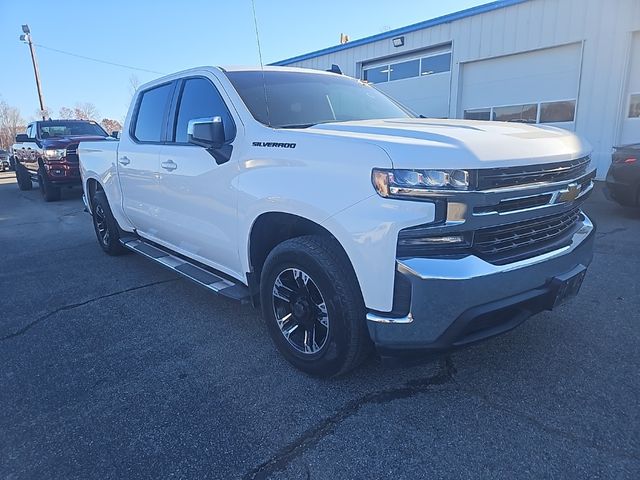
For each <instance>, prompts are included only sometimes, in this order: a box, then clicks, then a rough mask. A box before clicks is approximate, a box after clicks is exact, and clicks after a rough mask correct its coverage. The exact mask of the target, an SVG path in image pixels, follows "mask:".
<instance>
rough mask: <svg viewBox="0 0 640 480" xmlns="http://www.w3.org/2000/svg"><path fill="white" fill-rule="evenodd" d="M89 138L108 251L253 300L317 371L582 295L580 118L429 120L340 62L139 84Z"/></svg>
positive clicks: (84, 160) (83, 154)
mask: <svg viewBox="0 0 640 480" xmlns="http://www.w3.org/2000/svg"><path fill="white" fill-rule="evenodd" d="M78 152H79V156H80V171H81V176H82V184H83V188H84V199H85V201H86V206H87V209H88V211H89V212H90V213H91V214H92V215H93V219H94V226H95V229H96V234H97V238H98V241H99V242H100V244H101V247H102V248H103V250H105V251H106V252H107V253H110V254H112V253H114V252H113V251H112V248H115V245H116V243H115V241H116V239H118V240H119V245H120V246H121V247H123V248H126V249H128V250H132V251H135V252H137V253H139V254H141V255H144V256H146V257H147V258H149V259H151V260H153V261H154V262H157V263H158V264H160V265H163V266H165V267H167V268H169V269H171V270H173V271H174V272H176V273H178V274H180V275H183V276H185V277H187V278H189V279H191V280H192V281H194V282H196V283H198V284H200V285H202V286H204V287H206V288H207V289H209V290H210V291H212V292H216V293H218V294H220V295H224V296H226V297H229V298H233V299H236V300H240V301H247V302H252V303H253V304H254V305H255V306H259V307H260V308H261V310H262V316H263V318H264V321H265V323H266V329H267V331H268V332H269V334H270V336H271V338H272V339H273V342H274V344H275V345H276V347H277V348H278V350H279V351H280V352H281V353H282V355H283V356H284V358H286V359H287V360H288V361H289V362H290V363H291V364H293V365H294V366H295V367H297V368H299V369H300V370H303V371H305V372H307V373H310V374H313V375H319V376H336V375H341V374H344V373H346V372H348V371H349V370H351V369H353V368H355V367H356V366H357V365H358V364H359V363H360V362H362V360H363V359H364V358H365V357H366V355H367V353H368V352H370V351H371V350H372V347H374V348H375V349H376V350H377V351H378V352H379V353H380V354H382V355H385V356H388V355H405V354H409V355H415V354H424V353H425V352H435V351H443V350H448V349H451V348H456V347H461V346H464V345H468V344H470V343H474V342H476V341H479V340H483V339H486V338H489V337H492V336H494V335H497V334H500V333H503V332H506V331H508V330H510V329H512V328H514V327H515V326H517V325H518V324H519V323H521V322H522V321H524V320H525V319H526V318H527V317H529V316H531V315H533V314H535V313H537V312H539V311H541V310H545V309H548V310H550V309H552V308H554V307H555V306H556V305H558V304H559V303H560V302H563V301H565V300H566V299H568V298H570V297H571V296H573V295H575V294H576V293H577V291H578V289H579V288H580V285H581V282H582V280H583V278H584V275H585V272H586V269H587V267H588V265H589V263H590V262H591V257H592V247H593V237H594V235H593V233H594V226H593V225H592V223H591V222H590V220H589V218H588V217H587V216H586V215H585V214H584V213H583V212H582V210H581V208H580V207H581V205H582V203H583V202H584V200H585V199H586V198H587V196H588V194H589V192H590V191H591V190H592V188H593V182H592V180H593V178H594V174H595V172H594V169H593V168H592V166H591V161H590V147H589V145H588V144H586V143H585V142H584V141H582V140H581V139H580V138H578V137H577V136H575V134H573V133H571V132H568V131H566V130H562V129H559V128H553V127H544V128H543V127H537V126H534V125H526V124H521V123H502V122H478V121H464V120H452V119H448V120H441V119H427V118H417V117H416V116H415V115H414V114H412V113H411V112H409V111H407V110H406V109H405V108H403V107H402V106H401V105H399V104H397V103H396V102H395V101H393V100H392V99H390V98H389V97H387V96H385V95H384V94H383V93H381V92H380V91H378V90H376V88H375V87H374V86H372V85H370V84H366V83H363V82H360V81H358V80H355V79H352V78H349V77H346V76H342V75H337V74H334V73H329V72H318V71H312V70H305V69H295V68H280V67H266V68H264V70H263V69H252V68H248V69H238V68H229V69H227V68H214V67H204V68H198V69H193V70H188V71H185V72H181V73H177V74H174V75H169V76H167V77H164V78H161V79H159V80H156V81H154V82H151V83H149V84H146V85H144V86H142V87H141V88H140V89H139V91H138V92H136V95H135V97H134V99H133V101H132V104H131V108H130V109H129V113H128V116H127V120H126V122H125V126H124V130H123V133H122V135H121V137H120V139H119V140H118V141H117V142H115V141H114V142H82V143H80V146H79V149H78ZM238 328H241V326H240V325H239V326H238Z"/></svg>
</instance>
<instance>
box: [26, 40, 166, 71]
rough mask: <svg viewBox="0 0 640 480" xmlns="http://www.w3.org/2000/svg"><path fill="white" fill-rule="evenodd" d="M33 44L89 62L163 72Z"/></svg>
mask: <svg viewBox="0 0 640 480" xmlns="http://www.w3.org/2000/svg"><path fill="white" fill-rule="evenodd" d="M34 45H36V46H37V47H39V48H44V49H45V50H51V51H52V52H57V53H62V54H63V55H69V56H70V57H76V58H82V59H83V60H89V61H91V62H98V63H104V64H105V65H113V66H115V67H121V68H128V69H129V70H138V71H140V72H147V73H156V74H158V75H163V72H156V71H155V70H147V69H146V68H138V67H132V66H131V65H123V64H122V63H116V62H109V61H107V60H100V59H99V58H93V57H87V56H85V55H79V54H77V53H72V52H66V51H64V50H58V49H57V48H51V47H47V46H45V45H41V44H39V43H34Z"/></svg>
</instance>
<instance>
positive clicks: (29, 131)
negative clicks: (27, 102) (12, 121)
mask: <svg viewBox="0 0 640 480" xmlns="http://www.w3.org/2000/svg"><path fill="white" fill-rule="evenodd" d="M35 127H36V126H35V124H31V125H29V126H28V127H27V137H29V138H35V136H36V128H35Z"/></svg>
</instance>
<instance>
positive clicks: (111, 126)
mask: <svg viewBox="0 0 640 480" xmlns="http://www.w3.org/2000/svg"><path fill="white" fill-rule="evenodd" d="M100 125H102V128H104V129H105V130H106V131H107V133H112V132H120V131H121V130H122V125H121V124H120V122H119V121H117V120H112V119H111V118H103V119H102V121H101V122H100Z"/></svg>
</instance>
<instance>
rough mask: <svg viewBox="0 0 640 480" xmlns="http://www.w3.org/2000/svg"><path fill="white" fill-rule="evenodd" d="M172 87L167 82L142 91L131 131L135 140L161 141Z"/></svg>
mask: <svg viewBox="0 0 640 480" xmlns="http://www.w3.org/2000/svg"><path fill="white" fill-rule="evenodd" d="M172 89H173V84H171V83H168V84H166V85H162V86H160V87H156V88H152V89H150V90H146V91H144V92H142V94H141V95H142V99H141V100H140V106H139V107H138V113H137V115H136V125H135V128H134V131H133V136H134V137H135V138H136V140H139V141H141V142H160V141H162V126H163V124H164V122H165V112H166V111H167V105H168V103H169V99H170V97H171V91H172Z"/></svg>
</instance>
